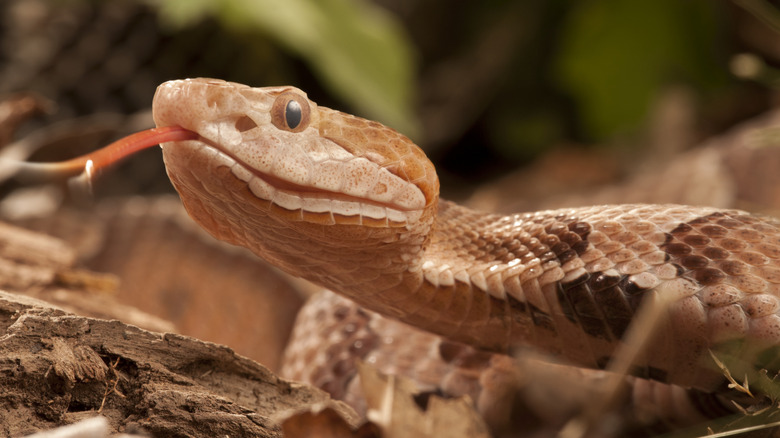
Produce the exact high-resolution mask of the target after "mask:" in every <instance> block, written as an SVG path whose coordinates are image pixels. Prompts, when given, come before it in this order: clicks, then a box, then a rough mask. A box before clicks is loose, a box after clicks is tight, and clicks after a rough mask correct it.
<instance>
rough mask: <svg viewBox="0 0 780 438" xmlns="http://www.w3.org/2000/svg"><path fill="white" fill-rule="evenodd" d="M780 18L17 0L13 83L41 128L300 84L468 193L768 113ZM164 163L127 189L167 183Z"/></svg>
mask: <svg viewBox="0 0 780 438" xmlns="http://www.w3.org/2000/svg"><path fill="white" fill-rule="evenodd" d="M778 15H779V13H778V10H777V9H775V5H773V3H771V2H769V1H765V0H738V1H711V0H691V1H685V2H680V1H677V0H656V1H653V2H634V1H630V0H594V1H588V2H581V1H567V0H555V1H548V0H527V1H510V0H489V1H484V2H463V3H459V4H458V5H457V7H455V6H454V5H453V3H452V2H450V1H446V0H421V1H417V0H414V1H411V0H400V1H397V0H393V1H387V0H375V1H369V0H317V1H315V0H284V1H275V0H222V1H216V0H166V1H162V0H158V1H155V0H145V1H142V0H118V1H110V2H107V1H91V0H4V1H3V2H2V4H0V19H1V20H2V27H0V94H5V95H7V94H10V93H14V92H33V93H37V94H39V95H40V96H43V97H45V98H46V99H49V101H50V106H49V107H47V113H46V114H45V115H44V117H43V118H42V119H39V124H38V125H36V124H33V125H31V126H29V127H27V129H28V131H29V130H35V129H39V128H40V127H41V126H51V124H52V122H54V121H59V120H72V119H74V118H77V117H82V116H95V115H102V116H106V115H109V114H123V115H128V114H135V113H137V112H139V111H143V110H146V109H148V108H149V106H150V102H151V98H152V95H153V93H154V89H155V87H156V86H157V85H158V84H159V83H161V82H163V81H165V80H168V79H174V78H184V77H195V76H207V77H217V78H222V79H226V80H231V81H237V82H242V83H246V84H249V85H253V86H266V85H283V84H289V85H295V86H298V87H300V88H302V89H304V90H305V91H307V92H308V93H309V95H310V97H311V98H312V99H313V100H315V101H316V102H318V103H319V104H320V105H324V106H328V107H332V108H336V109H340V110H343V111H347V112H350V113H353V114H356V115H360V116H363V117H367V118H372V119H376V120H378V121H381V122H383V123H385V124H388V125H390V126H392V127H394V128H396V129H398V130H400V131H402V132H403V133H405V134H407V135H408V136H410V137H411V138H413V139H414V140H415V141H416V142H418V144H420V145H421V146H422V147H423V148H424V149H425V150H426V152H427V153H428V154H429V155H430V156H431V157H432V159H433V160H434V161H435V162H436V164H437V166H438V168H439V169H440V173H441V176H442V179H443V182H444V184H443V190H444V194H445V195H450V197H459V198H462V197H464V196H467V195H468V194H469V193H470V192H471V191H472V190H474V188H475V187H477V186H479V185H480V184H482V183H484V182H486V181H492V180H495V179H497V178H499V177H501V176H502V175H505V174H506V173H507V172H510V171H512V170H515V169H518V168H521V167H522V166H525V165H528V164H529V163H532V162H535V161H538V160H540V159H542V158H543V157H545V156H548V157H549V156H551V157H554V158H553V160H552V161H554V162H557V161H560V160H570V161H572V160H573V161H575V162H576V163H580V165H581V166H582V167H583V169H582V172H583V173H586V172H588V171H594V170H593V169H592V167H593V166H596V171H595V173H601V174H604V175H606V176H605V178H607V177H608V178H614V177H618V178H619V177H621V176H624V174H625V173H627V172H630V169H631V165H635V164H636V160H637V159H638V157H642V159H645V158H644V157H646V156H647V155H652V156H653V157H657V156H662V157H668V156H670V155H672V154H674V153H677V152H679V151H680V150H684V149H687V148H690V147H691V146H693V145H695V144H696V143H697V142H700V141H701V140H702V139H705V138H707V137H709V136H712V135H715V134H718V133H720V132H723V131H724V130H726V129H727V128H729V127H731V126H733V125H734V124H736V123H737V122H739V121H741V120H745V119H748V118H750V117H753V116H755V115H757V114H760V113H762V112H765V111H767V110H768V109H769V108H771V107H772V106H773V105H774V103H775V100H776V97H775V96H776V90H777V85H778V78H779V77H780V75H778V73H777V71H776V70H775V68H774V67H775V66H776V65H777V63H778V61H780V38H779V36H780V33H778V27H780V19H779V18H778ZM85 147H90V146H85ZM562 150H563V151H567V152H566V153H564V154H561V153H560V151H562ZM568 151H571V152H568ZM153 153H154V152H150V153H149V154H153ZM63 154H65V155H67V154H72V151H68V152H63ZM551 154H552V155H551ZM561 155H564V156H568V158H562V157H561ZM572 157H574V158H572ZM594 157H595V158H594ZM605 157H608V158H605ZM153 161H155V160H144V159H139V160H137V163H136V165H138V166H141V167H142V169H139V171H140V170H144V169H146V166H153V165H152V164H148V163H151V162H153ZM600 161H606V162H605V163H603V164H599V162H600ZM138 163H143V164H138ZM156 163H157V164H158V165H159V160H156ZM599 166H603V168H602V169H599ZM160 169H161V168H159V167H158V168H153V167H149V168H148V172H147V171H143V172H140V173H141V175H140V176H139V178H141V179H140V180H136V181H135V182H134V183H132V184H130V186H129V187H127V189H128V190H129V191H130V192H132V193H138V192H139V190H141V191H145V190H151V191H155V190H165V186H166V184H165V180H164V178H162V182H161V183H159V184H158V183H155V182H154V181H153V177H155V176H161V175H162V172H159V170H160ZM575 171H577V168H576V166H575V167H574V169H572V172H575ZM147 174H148V175H147ZM147 178H150V179H149V180H146V179H147ZM109 186H111V187H112V188H111V189H107V188H103V189H100V188H98V190H99V191H100V190H111V191H120V190H123V189H121V188H118V186H121V184H109Z"/></svg>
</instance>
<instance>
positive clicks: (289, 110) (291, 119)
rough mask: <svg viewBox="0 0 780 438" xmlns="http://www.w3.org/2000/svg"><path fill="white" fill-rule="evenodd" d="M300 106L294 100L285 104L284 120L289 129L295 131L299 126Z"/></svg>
mask: <svg viewBox="0 0 780 438" xmlns="http://www.w3.org/2000/svg"><path fill="white" fill-rule="evenodd" d="M301 117H302V116H301V104H299V103H298V102H297V101H295V100H291V101H289V102H287V106H286V107H285V108H284V120H285V121H286V122H287V126H288V127H289V128H290V129H295V128H297V127H298V125H300V124H301Z"/></svg>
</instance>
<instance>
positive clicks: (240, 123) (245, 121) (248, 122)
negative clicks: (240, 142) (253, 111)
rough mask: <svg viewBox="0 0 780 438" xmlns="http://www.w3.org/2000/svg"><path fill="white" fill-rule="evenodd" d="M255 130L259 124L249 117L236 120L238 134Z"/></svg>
mask: <svg viewBox="0 0 780 438" xmlns="http://www.w3.org/2000/svg"><path fill="white" fill-rule="evenodd" d="M254 128H257V123H255V121H254V120H252V119H250V118H249V117H247V116H243V117H240V118H239V119H238V120H236V129H237V130H238V132H246V131H249V130H250V129H254Z"/></svg>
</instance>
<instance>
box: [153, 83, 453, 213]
mask: <svg viewBox="0 0 780 438" xmlns="http://www.w3.org/2000/svg"><path fill="white" fill-rule="evenodd" d="M290 102H293V103H294V104H295V105H293V107H295V106H298V110H300V112H299V113H298V114H296V118H295V120H294V121H293V122H294V125H295V126H294V127H291V126H289V125H287V121H286V120H285V119H284V117H285V116H286V115H285V112H284V111H285V110H286V109H288V108H289V105H290ZM153 109H154V117H155V122H156V123H157V125H158V126H169V125H177V126H182V127H184V128H186V129H189V130H191V131H194V132H197V133H198V134H199V135H200V136H201V139H202V140H201V141H202V142H203V143H204V144H206V145H207V146H208V147H209V148H210V149H213V150H214V151H216V152H209V153H216V154H217V155H219V154H221V155H224V156H222V157H220V158H219V159H220V160H226V161H225V162H226V164H225V165H226V166H229V168H230V169H231V172H232V174H233V176H234V177H236V178H238V179H239V180H241V181H243V182H244V183H246V185H247V187H248V188H249V189H250V191H251V193H252V194H253V195H254V196H256V197H257V198H258V199H262V200H265V201H269V202H270V205H272V206H274V207H276V211H277V212H278V213H279V214H281V215H282V216H284V217H286V218H287V219H294V220H302V221H307V222H313V223H317V224H331V225H332V224H358V225H364V226H371V227H405V226H407V225H408V224H412V223H418V222H419V220H420V218H421V217H423V216H425V215H426V210H430V209H431V208H433V205H434V204H435V203H434V201H435V200H436V198H437V196H438V179H437V178H436V174H435V171H434V169H433V166H432V165H431V164H430V162H429V161H428V160H427V158H425V156H424V154H423V153H422V151H419V149H418V148H417V147H416V146H415V145H414V144H413V143H411V141H409V140H408V139H407V138H406V137H403V136H402V135H400V134H398V133H397V132H395V131H392V130H390V129H389V128H385V127H383V126H382V125H379V124H377V123H375V122H369V121H365V120H363V119H359V118H356V117H352V116H348V115H346V114H342V113H339V112H336V111H333V110H329V109H327V108H319V107H317V105H316V104H315V103H313V102H311V101H309V100H308V99H306V95H305V94H304V93H303V92H302V91H300V90H297V89H295V88H292V87H276V88H261V89H258V88H250V87H247V86H245V85H241V84H234V83H229V82H224V81H218V80H211V79H189V80H182V81H170V82H167V83H165V84H162V85H161V86H160V87H159V88H158V91H157V93H156V95H155V98H154V103H153ZM169 146H172V145H171V144H166V145H163V150H164V151H165V150H166V149H168V147H169ZM382 148H384V149H382ZM198 151H200V152H199V153H204V152H205V149H203V148H198ZM420 156H422V158H423V162H424V163H428V164H429V168H425V166H420V165H419V164H417V163H418V162H419V160H420ZM280 209H281V210H282V211H280Z"/></svg>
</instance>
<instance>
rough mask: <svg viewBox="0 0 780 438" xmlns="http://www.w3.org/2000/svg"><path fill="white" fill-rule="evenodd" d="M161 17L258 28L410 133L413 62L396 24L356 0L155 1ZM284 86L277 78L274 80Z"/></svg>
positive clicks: (378, 116)
mask: <svg viewBox="0 0 780 438" xmlns="http://www.w3.org/2000/svg"><path fill="white" fill-rule="evenodd" d="M156 4H157V5H158V7H159V8H160V13H161V15H163V18H165V19H167V21H169V22H171V23H174V24H180V25H184V24H189V23H191V22H192V21H193V20H196V19H199V18H201V17H203V16H206V15H211V14H215V16H216V18H217V19H219V20H221V21H222V22H223V23H224V24H225V25H226V26H228V27H230V28H232V29H241V30H251V31H261V32H262V33H264V34H266V35H269V36H270V37H271V38H273V39H274V40H275V41H277V42H278V43H279V44H280V45H281V46H283V47H284V48H285V49H286V50H288V51H290V52H292V53H293V54H295V55H297V56H299V57H301V58H302V59H304V60H305V61H306V62H307V63H308V64H309V65H310V66H311V68H312V69H313V70H314V71H315V73H316V74H317V76H318V77H319V78H320V80H321V81H322V82H323V84H324V85H325V86H327V87H329V88H330V89H331V90H332V91H333V92H334V93H336V94H337V95H339V96H341V97H342V98H343V99H344V100H345V101H347V102H349V103H350V104H351V105H352V106H353V107H354V108H355V110H356V111H357V112H359V113H362V114H364V115H365V116H366V117H368V118H372V119H375V120H379V121H381V122H383V123H385V124H387V125H389V126H392V127H394V128H396V129H398V130H399V131H401V132H404V133H405V134H407V135H409V136H414V135H416V134H417V133H418V130H419V126H418V124H417V122H416V121H415V120H416V119H415V118H414V117H413V114H414V111H413V110H412V104H413V102H412V92H413V77H414V69H415V64H414V60H413V55H412V50H411V44H410V42H409V41H408V39H407V37H406V34H405V33H404V31H403V30H402V28H401V27H400V25H399V24H397V23H396V21H395V20H394V19H393V18H392V17H391V16H390V15H389V14H387V13H385V12H384V11H383V10H381V9H380V8H378V7H377V6H375V5H373V4H371V3H369V2H366V1H361V0H222V1H219V2H215V1H209V0H165V1H161V0H158V2H157V3H156ZM279 85H282V84H279Z"/></svg>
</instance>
